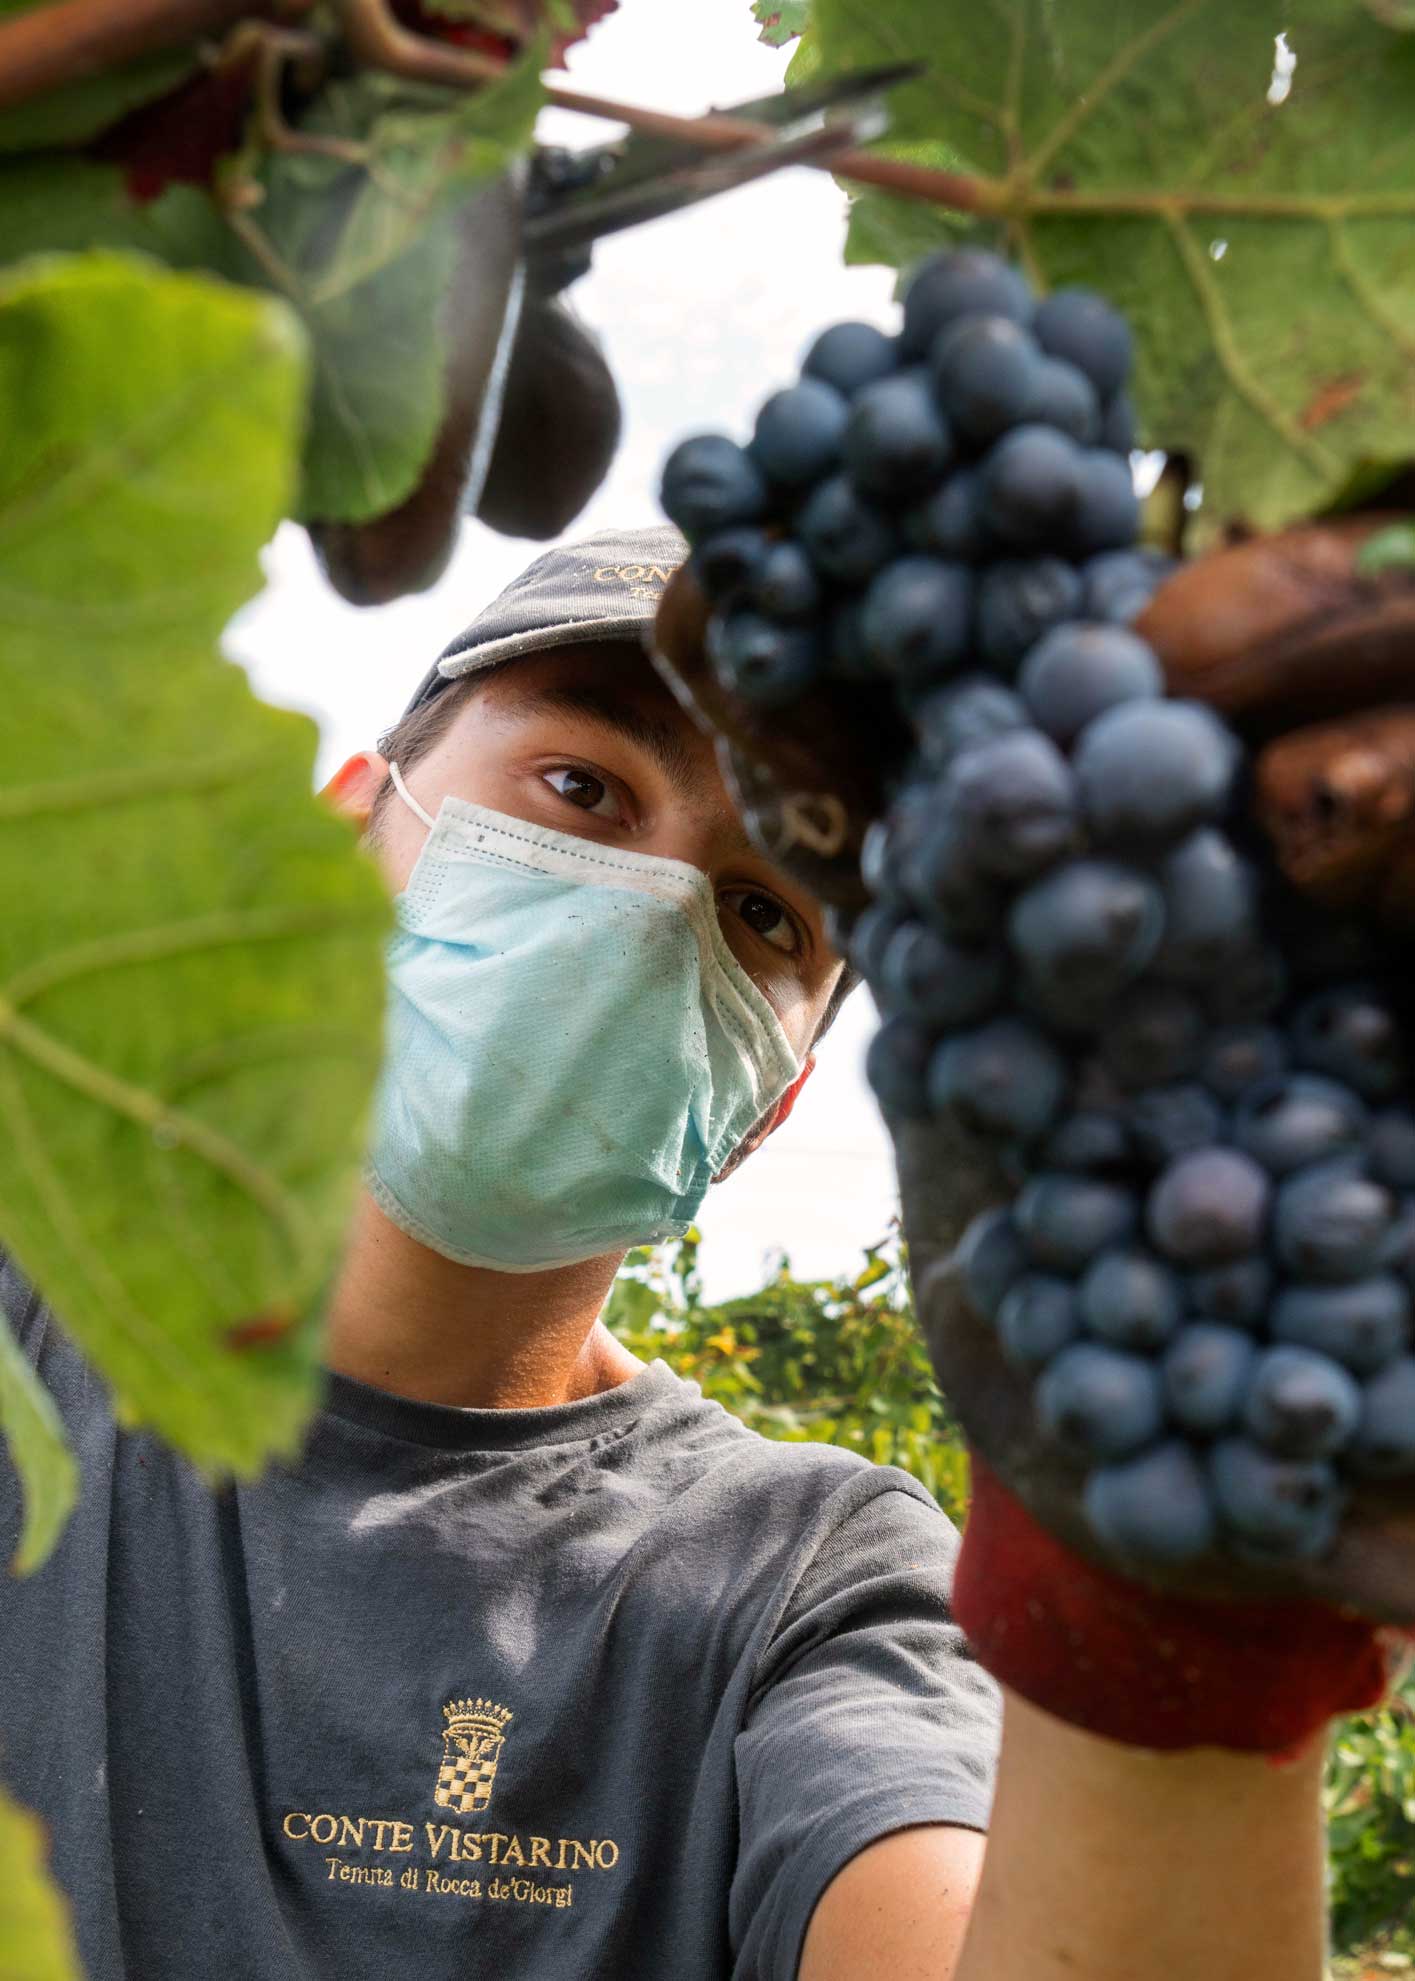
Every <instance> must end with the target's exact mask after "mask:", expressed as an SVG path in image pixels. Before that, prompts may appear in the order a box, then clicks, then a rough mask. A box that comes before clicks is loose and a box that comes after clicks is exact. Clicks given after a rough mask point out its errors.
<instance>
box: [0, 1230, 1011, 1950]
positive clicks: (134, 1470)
mask: <svg viewBox="0 0 1415 1981" xmlns="http://www.w3.org/2000/svg"><path fill="white" fill-rule="evenodd" d="M0 1302H3V1305H4V1308H5V1311H6V1312H7V1313H8V1314H9V1316H10V1318H11V1321H12V1323H13V1324H14V1325H15V1326H16V1327H17V1329H18V1330H19V1333H20V1336H21V1339H22V1341H23V1343H24V1345H25V1348H26V1351H27V1353H28V1354H29V1355H30V1357H31V1358H32V1359H33V1360H34V1361H36V1363H37V1364H38V1367H39V1369H40V1371H41V1373H42V1374H43V1376H44V1378H45V1380H46V1382H47V1383H48V1385H49V1388H50V1390H51V1392H52V1393H53V1395H54V1396H55V1398H56V1399H57V1401H58V1403H59V1405H60V1407H61V1409H62V1411H63V1414H64V1417H65V1419H66V1422H67V1425H68V1430H69V1435H70V1437H71V1438H72V1440H73V1442H74V1445H75V1447H76V1450H77V1453H78V1457H79V1460H80V1463H81V1465H82V1467H83V1491H82V1497H81V1502H80V1505H79V1507H78V1509H77V1511H76V1512H75V1514H74V1517H73V1519H72V1521H71V1522H70V1525H69V1528H68V1530H67V1532H66V1533H65V1536H64V1538H63V1540H62V1542H61V1543H60V1546H59V1548H58V1551H57V1553H56V1554H55V1555H54V1556H53V1558H52V1559H51V1561H50V1562H49V1563H48V1565H47V1566H46V1567H45V1568H44V1569H42V1570H41V1571H40V1573H39V1574H38V1575H36V1576H35V1577H33V1578H32V1579H31V1580H29V1581H28V1582H14V1581H10V1582H8V1583H7V1584H6V1585H5V1587H4V1590H3V1597H2V1598H0V1675H3V1677H2V1678H0V1780H3V1781H4V1782H5V1784H6V1785H7V1786H8V1787H9V1788H10V1789H11V1790H12V1791H13V1792H14V1793H15V1794H17V1795H18V1796H19V1797H20V1798H21V1800H23V1801H24V1802H26V1803H28V1804H29V1805H30V1806H31V1807H33V1808H36V1809H38V1810H39V1811H40V1813H41V1814H42V1815H43V1816H44V1818H45V1820H46V1821H47V1823H48V1825H49V1827H50V1830H51V1833H52V1837H53V1846H54V1861H55V1867H56V1870H57V1874H58V1877H59V1880H60V1882H61V1884H62V1885H63V1887H64V1889H65V1890H66V1892H67V1893H68V1895H69V1898H70V1900H71V1902H72V1905H73V1908H74V1913H75V1917H76V1922H77V1930H78V1936H79V1943H80V1948H81V1951H82V1954H83V1957H84V1960H85V1962H86V1967H87V1974H88V1977H89V1981H317V1978H318V1981H324V1977H331V1981H332V1977H338V1978H339V1981H375V1978H377V1981H392V1978H393V1977H398V1981H406V1977H410V1976H413V1977H416V1981H453V1977H459V1981H460V1978H461V1977H472V1976H487V1977H495V1981H582V1978H583V1981H588V1977H604V1981H670V1977H671V1981H726V1977H729V1976H731V1977H733V1981H747V1977H753V1981H755V1977H763V1978H764V1981H765V1977H770V1981H791V1977H794V1975H795V1973H796V1969H797V1964H798V1961H799V1959H800V1952H801V1944H802V1941H803V1938H804V1935H805V1929H806V1926H807V1923H808V1921H809V1919H810V1915H811V1911H812V1909H813V1907H814V1906H815V1903H816V1901H817V1899H818V1898H819V1897H820V1895H821V1893H822V1891H823V1890H824V1889H825V1887H826V1885H827V1884H828V1883H829V1882H830V1880H831V1879H832V1878H833V1877H834V1875H835V1873H836V1872H837V1871H839V1870H840V1869H841V1868H842V1866H843V1865H844V1864H845V1863H846V1862H847V1861H848V1859H849V1858H851V1857H852V1856H854V1855H855V1853H856V1852H857V1851H859V1850H860V1849H861V1848H862V1847H863V1846H864V1845H865V1844H867V1843H869V1842H870V1841H871V1840H872V1839H874V1838H877V1837H880V1836H883V1835H885V1834H886V1833H887V1832H889V1831H891V1830H896V1829H899V1828H902V1827H904V1826H905V1825H908V1824H912V1823H955V1824H961V1825H964V1826H966V1827H968V1828H971V1829H984V1828H986V1825H987V1821H988V1815H989V1810H990V1804H991V1796H992V1780H993V1770H994V1763H995V1756H996V1750H997V1743H998V1737H999V1724H1000V1721H999V1697H998V1693H997V1689H996V1687H995V1685H994V1684H993V1681H992V1680H991V1679H990V1678H989V1677H988V1676H987V1674H986V1673H985V1672H983V1671H982V1670H981V1669H980V1668H979V1667H978V1666H977V1665H976V1664H975V1663H974V1662H973V1661H972V1660H971V1658H970V1657H969V1655H968V1653H967V1651H966V1648H965V1646H964V1644H963V1641H962V1638H961V1636H960V1633H959V1631H958V1629H957V1627H956V1626H955V1625H954V1624H953V1622H952V1621H951V1619H950V1615H949V1589H950V1582H951V1573H952V1564H953V1559H954V1556H955V1553H956V1550H957V1535H956V1533H955V1530H954V1528H953V1527H952V1525H951V1524H950V1523H949V1521H948V1520H947V1519H946V1518H945V1516H944V1515H943V1513H942V1512H940V1510H939V1509H938V1507H937V1506H936V1505H935V1504H934V1502H933V1501H932V1500H931V1499H930V1498H929V1497H928V1495H927V1494H926V1493H925V1492H924V1490H923V1488H922V1487H920V1486H919V1485H918V1484H917V1483H916V1482H915V1481H913V1480H912V1479H910V1478H909V1477H908V1475H907V1474H905V1473H903V1472H901V1471H898V1470H895V1469H894V1468H892V1467H876V1466H872V1465H869V1464H867V1463H866V1462H865V1461H864V1460H862V1459H860V1458H858V1457H856V1456H854V1455H852V1454H851V1453H848V1452H845V1451H841V1450H838V1449H834V1448H832V1447H829V1446H822V1445H807V1444H800V1445H793V1444H777V1443H773V1442H770V1441H769V1440H767V1439H764V1438H761V1437H759V1436H758V1435H757V1434H756V1433H755V1432H752V1431H749V1430H747V1429H745V1428H744V1427H743V1426H742V1425H740V1424H738V1423H737V1422H736V1420H735V1419H734V1418H732V1417H731V1416H729V1415H728V1413H727V1412H726V1411H724V1410H723V1409H722V1408H721V1407H720V1406H719V1405H718V1404H716V1403H712V1402H709V1401H707V1400H705V1399H704V1397H703V1395H702V1392H701V1390H700V1389H699V1388H698V1386H697V1385H696V1384H695V1383H690V1382H685V1381H683V1380H682V1379H681V1378H680V1377H678V1376H676V1375H675V1374H674V1373H673V1371H672V1370H671V1369H669V1367H668V1366H667V1364H666V1363H664V1362H661V1361H656V1362H654V1363H652V1364H650V1365H649V1366H648V1367H647V1368H645V1369H643V1370H642V1371H641V1372H640V1373H639V1374H637V1375H635V1376H634V1377H633V1378H632V1380H631V1381H629V1382H627V1383H624V1384H622V1385H621V1386H620V1387H618V1388H617V1389H612V1390H609V1391H607V1392H605V1393H604V1394H602V1395H599V1396H593V1397H589V1398H586V1399H584V1400H583V1401H580V1402H576V1403H568V1404H559V1405H555V1406H552V1407H550V1408H546V1409H536V1410H453V1409H446V1408H442V1407H440V1406H435V1405H429V1404H420V1403H413V1402H410V1401H408V1400H407V1399H405V1398H400V1397H396V1396H391V1395H388V1394H386V1393H385V1392H383V1391H381V1390H376V1389H370V1388H366V1387H365V1386H363V1385H362V1384H359V1383H355V1382H350V1381H348V1380H346V1379H343V1378H339V1377H334V1378H332V1379H331V1380H330V1383H329V1388H328V1394H327V1400H326V1404H325V1408H324V1409H323V1410H322V1412H321V1413H320V1415H319V1416H318V1418H317V1419H316V1421H315V1423H314V1425H313V1428H312V1430H311V1432H310V1434H309V1437H308V1440H307V1444H306V1449H305V1452H304V1455H303V1457H302V1458H301V1460H300V1461H299V1462H298V1463H296V1464H292V1465H290V1466H287V1467H285V1468H282V1469H277V1470H275V1471H272V1472H271V1473H269V1474H268V1475H267V1476H266V1477H265V1478H264V1479H262V1480H261V1481H260V1482H259V1483H258V1484H255V1485H247V1486H238V1487H234V1488H227V1489H224V1490H222V1491H219V1492H214V1493H213V1492H210V1491H208V1490H207V1489H206V1487H205V1486H203V1484H202V1483H201V1482H200V1481H199V1479H198V1478H197V1477H196V1476H195V1474H194V1473H193V1471H192V1470H191V1468H190V1467H189V1466H188V1465H187V1464H185V1463H184V1462H182V1461H181V1460H179V1459H178V1458H176V1457H174V1456H173V1455H172V1454H171V1453H170V1452H168V1451H167V1450H165V1449H164V1448H163V1447H162V1446H161V1445H160V1444H158V1443H157V1442H156V1441H155V1440H153V1439H152V1438H150V1437H148V1436H145V1435H142V1434H135V1433H131V1432H125V1431H122V1430H120V1429H118V1428H117V1426H116V1425H115V1423H114V1420H113V1416H112V1413H111V1410H110V1408H109V1406H108V1401H107V1397H106V1393H105V1391H104V1388H103V1385H102V1384H101V1383H100V1382H99V1380H98V1379H97V1378H96V1377H94V1376H92V1375H90V1374H88V1373H87V1372H86V1371H85V1368H84V1365H83V1364H82V1363H81V1362H80V1361H79V1359H78V1357H77V1356H76V1355H75V1353H74V1352H73V1350H72V1348H71V1347H70V1346H69V1345H68V1343H67V1341H66V1340H65V1338H64V1337H63V1336H62V1334H61V1333H60V1332H59V1330H58V1329H57V1327H56V1326H55V1325H54V1323H53V1321H52V1317H51V1316H50V1315H49V1314H48V1312H47V1310H46V1309H45V1308H44V1307H43V1306H41V1305H40V1303H39V1302H38V1301H37V1300H35V1299H34V1298H33V1296H32V1295H31V1294H30V1291H29V1289H28V1288H27V1287H26V1286H25V1284H24V1282H23V1281H22V1280H20V1279H19V1278H18V1276H17V1275H16V1274H15V1273H14V1271H13V1269H12V1268H7V1267H4V1266H3V1265H0ZM17 1525H18V1495H17V1489H16V1484H15V1480H14V1477H13V1474H12V1472H11V1470H10V1467H9V1465H8V1462H0V1550H4V1551H5V1552H6V1553H8V1552H9V1551H10V1550H11V1549H12V1548H13V1545H14V1536H15V1532H16V1529H17Z"/></svg>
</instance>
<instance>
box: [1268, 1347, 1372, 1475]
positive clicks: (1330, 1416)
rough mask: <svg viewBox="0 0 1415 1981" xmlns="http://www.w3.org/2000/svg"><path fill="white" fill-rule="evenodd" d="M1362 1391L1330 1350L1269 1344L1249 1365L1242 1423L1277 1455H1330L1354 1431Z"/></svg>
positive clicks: (1359, 1412)
mask: <svg viewBox="0 0 1415 1981" xmlns="http://www.w3.org/2000/svg"><path fill="white" fill-rule="evenodd" d="M1360 1417H1361V1391H1360V1389H1359V1388H1358V1387H1357V1384H1356V1382H1355V1380H1354V1379H1353V1378H1352V1377H1351V1376H1350V1375H1349V1374H1348V1373H1347V1371H1346V1370H1345V1369H1343V1368H1342V1367H1341V1365H1340V1363H1338V1362H1333V1361H1332V1359H1331V1357H1330V1356H1329V1355H1319V1354H1317V1353H1316V1352H1315V1351H1314V1350H1313V1349H1310V1348H1291V1347H1287V1346H1284V1347H1281V1348H1267V1349H1264V1350H1263V1351H1262V1353H1261V1354H1260V1355H1259V1356H1258V1359H1257V1361H1256V1363H1255V1364H1254V1366H1253V1376H1252V1381H1251V1382H1250V1383H1249V1385H1248V1394H1247V1396H1246V1397H1245V1398H1244V1402H1243V1428H1244V1429H1245V1430H1246V1431H1247V1433H1248V1435H1249V1436H1250V1437H1252V1438H1255V1439H1256V1440H1257V1442H1258V1443H1259V1444H1260V1445H1262V1446H1263V1447H1264V1448H1265V1449H1266V1450H1268V1451H1271V1452H1275V1453H1276V1454H1277V1456H1278V1457H1279V1458H1330V1457H1332V1456H1333V1455H1334V1454H1335V1453H1336V1452H1339V1451H1341V1450H1343V1449H1344V1448H1345V1446H1346V1445H1348V1444H1349V1443H1350V1442H1351V1439H1352V1437H1353V1436H1354V1435H1355V1431H1356V1426H1357V1424H1358V1422H1359V1421H1360Z"/></svg>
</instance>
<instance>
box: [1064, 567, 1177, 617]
mask: <svg viewBox="0 0 1415 1981" xmlns="http://www.w3.org/2000/svg"><path fill="white" fill-rule="evenodd" d="M1168 563H1169V560H1168V559H1164V560H1161V559H1158V558H1157V557H1156V556H1155V554H1154V553H1153V552H1152V551H1150V550H1137V549H1128V550H1102V551H1099V552H1098V553H1097V554H1096V556H1094V557H1091V558H1088V559H1087V561H1086V564H1085V567H1084V569H1083V571H1082V574H1081V575H1082V578H1083V579H1084V581H1085V588H1086V590H1085V617H1086V618H1087V619H1100V620H1105V621H1107V622H1109V623H1111V624H1113V625H1118V626H1123V625H1128V624H1129V622H1130V621H1131V620H1132V619H1134V618H1136V617H1137V616H1138V615H1139V614H1140V613H1141V612H1143V611H1144V609H1145V607H1146V606H1147V605H1148V604H1149V602H1150V600H1151V599H1152V598H1153V597H1154V595H1155V592H1156V591H1157V590H1158V588H1159V585H1160V582H1161V580H1162V578H1163V577H1164V575H1165V570H1166V568H1167V566H1168Z"/></svg>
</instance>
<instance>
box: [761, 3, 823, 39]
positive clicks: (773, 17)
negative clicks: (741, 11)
mask: <svg viewBox="0 0 1415 1981" xmlns="http://www.w3.org/2000/svg"><path fill="white" fill-rule="evenodd" d="M752 19H753V20H754V21H755V22H756V23H757V28H758V33H757V40H758V41H764V42H765V43H766V45H767V47H768V48H784V47H785V46H786V43H787V42H788V41H794V40H795V39H796V37H797V35H801V34H804V33H805V32H806V29H807V28H808V27H809V26H810V20H811V0H752Z"/></svg>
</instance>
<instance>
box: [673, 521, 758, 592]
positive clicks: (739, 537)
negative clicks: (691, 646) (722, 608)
mask: <svg viewBox="0 0 1415 1981" xmlns="http://www.w3.org/2000/svg"><path fill="white" fill-rule="evenodd" d="M769 547H770V539H769V538H768V536H767V533H766V531H765V530H763V529H760V528H758V526H757V525H756V524H755V523H735V524H733V525H732V526H731V528H729V529H725V530H714V532H713V534H712V535H711V536H710V537H704V538H703V540H702V542H701V543H700V544H699V545H698V547H697V549H696V550H695V551H694V552H693V555H692V557H691V559H690V560H689V562H690V563H691V565H692V567H693V572H694V575H695V576H696V578H697V580H698V583H699V584H700V585H701V586H702V588H703V591H704V592H705V593H706V594H707V597H708V598H709V599H710V600H711V602H712V603H713V604H714V605H723V604H725V603H726V602H727V601H728V600H730V599H735V598H739V597H740V596H741V595H742V593H743V592H745V591H747V590H748V589H749V588H750V586H751V585H752V583H753V582H754V580H755V578H756V576H757V573H758V572H759V571H760V569H761V566H762V561H763V559H764V558H765V556H766V554H767V551H768V549H769Z"/></svg>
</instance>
